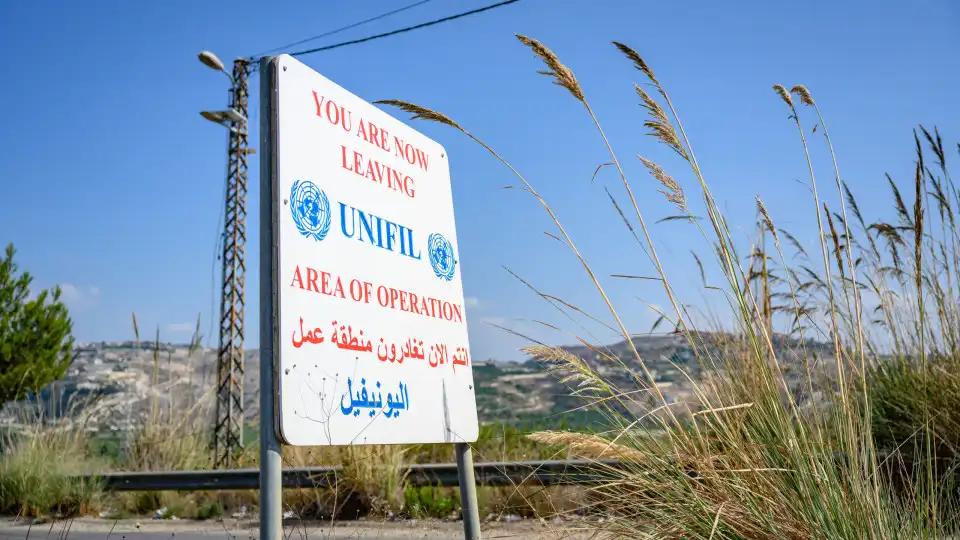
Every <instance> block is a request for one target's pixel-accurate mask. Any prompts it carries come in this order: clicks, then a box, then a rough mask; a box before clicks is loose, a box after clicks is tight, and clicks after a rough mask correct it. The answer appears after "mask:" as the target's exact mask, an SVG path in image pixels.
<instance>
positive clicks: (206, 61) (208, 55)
mask: <svg viewBox="0 0 960 540" xmlns="http://www.w3.org/2000/svg"><path fill="white" fill-rule="evenodd" d="M198 58H200V61H201V62H203V65H205V66H207V67H209V68H210V69H215V70H217V71H226V70H225V69H224V67H223V62H221V61H220V59H219V58H217V55H215V54H213V53H212V52H210V51H203V52H201V53H200V54H199V55H198Z"/></svg>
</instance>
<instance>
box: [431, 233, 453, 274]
mask: <svg viewBox="0 0 960 540" xmlns="http://www.w3.org/2000/svg"><path fill="white" fill-rule="evenodd" d="M427 249H428V250H429V253H430V266H432V267H433V272H434V273H435V274H437V277H438V278H441V279H445V280H447V281H450V280H452V279H453V272H454V270H455V269H456V268H457V260H456V259H455V258H454V257H453V244H451V243H450V241H449V240H447V239H446V238H444V237H443V235H442V234H440V233H433V234H431V235H430V237H429V238H428V239H427Z"/></svg>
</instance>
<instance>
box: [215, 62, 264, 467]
mask: <svg viewBox="0 0 960 540" xmlns="http://www.w3.org/2000/svg"><path fill="white" fill-rule="evenodd" d="M250 72H251V63H250V61H249V60H245V59H242V58H241V59H237V60H236V61H234V63H233V86H232V88H231V90H230V100H229V107H228V109H232V110H234V111H236V112H238V113H240V115H241V116H242V119H233V120H232V121H230V123H229V125H228V127H229V129H230V132H229V133H230V134H229V146H228V158H227V159H228V162H227V163H228V164H227V186H226V197H225V201H226V202H225V205H224V222H223V252H222V254H221V261H222V267H223V268H222V269H223V274H222V280H221V283H222V290H221V296H220V348H219V349H218V357H217V411H216V420H215V422H216V423H215V425H214V433H213V452H214V468H222V467H230V466H232V465H233V464H234V463H235V462H236V460H237V459H238V458H239V455H240V453H241V452H242V451H243V419H244V416H243V335H244V305H245V300H244V291H245V287H244V284H245V278H246V273H247V266H246V261H245V260H244V250H245V248H246V245H247V157H248V156H249V155H250V154H251V153H253V152H254V151H253V150H252V149H250V148H249V147H248V144H249V140H248V133H247V120H248V114H247V113H248V106H249V97H250V94H249V90H248V86H247V80H248V78H249V76H250Z"/></svg>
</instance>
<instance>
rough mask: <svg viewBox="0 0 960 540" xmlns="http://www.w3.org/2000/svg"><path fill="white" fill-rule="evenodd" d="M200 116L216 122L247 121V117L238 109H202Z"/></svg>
mask: <svg viewBox="0 0 960 540" xmlns="http://www.w3.org/2000/svg"><path fill="white" fill-rule="evenodd" d="M200 116H202V117H204V118H206V119H207V120H209V121H211V122H213V123H215V124H227V123H231V122H234V123H246V121H247V118H246V117H245V116H243V115H242V114H240V111H237V110H236V109H227V110H225V111H200Z"/></svg>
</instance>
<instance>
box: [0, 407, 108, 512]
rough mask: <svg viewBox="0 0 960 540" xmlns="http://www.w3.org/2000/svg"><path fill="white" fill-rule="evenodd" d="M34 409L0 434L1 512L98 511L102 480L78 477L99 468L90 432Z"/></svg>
mask: <svg viewBox="0 0 960 540" xmlns="http://www.w3.org/2000/svg"><path fill="white" fill-rule="evenodd" d="M33 412H34V411H29V412H26V413H25V414H23V415H22V416H24V417H23V418H22V421H21V422H20V423H19V424H17V425H15V426H7V429H6V430H5V432H4V433H3V434H2V435H0V513H3V514H11V515H19V516H23V517H39V516H48V515H55V516H63V517H72V516H76V515H81V514H85V513H88V512H92V511H95V510H96V509H97V508H98V507H99V503H100V501H101V490H100V482H99V481H97V480H83V479H79V478H76V477H75V475H78V474H83V473H89V472H92V471H93V470H94V469H95V465H92V463H93V461H92V460H91V459H90V458H89V455H88V450H89V443H90V439H89V437H88V435H87V432H86V431H85V430H84V429H82V426H81V427H80V428H78V426H77V425H75V424H73V423H69V422H64V421H47V420H46V419H45V418H44V416H43V414H42V412H41V411H36V414H33Z"/></svg>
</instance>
